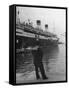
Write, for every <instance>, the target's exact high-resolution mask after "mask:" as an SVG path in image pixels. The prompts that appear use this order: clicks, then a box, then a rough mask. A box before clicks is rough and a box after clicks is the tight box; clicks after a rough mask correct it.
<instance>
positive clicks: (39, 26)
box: [36, 20, 41, 29]
mask: <svg viewBox="0 0 69 90" xmlns="http://www.w3.org/2000/svg"><path fill="white" fill-rule="evenodd" d="M36 24H37V28H38V29H41V21H40V20H37V21H36Z"/></svg>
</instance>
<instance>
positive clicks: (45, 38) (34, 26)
mask: <svg viewBox="0 0 69 90" xmlns="http://www.w3.org/2000/svg"><path fill="white" fill-rule="evenodd" d="M15 43H16V48H15V50H16V67H15V68H16V84H25V83H49V82H61V81H63V82H64V81H66V62H67V61H66V9H62V8H56V7H55V8H52V7H51V8H49V7H46V8H45V7H44V8H43V7H33V6H31V7H28V6H16V40H15Z"/></svg>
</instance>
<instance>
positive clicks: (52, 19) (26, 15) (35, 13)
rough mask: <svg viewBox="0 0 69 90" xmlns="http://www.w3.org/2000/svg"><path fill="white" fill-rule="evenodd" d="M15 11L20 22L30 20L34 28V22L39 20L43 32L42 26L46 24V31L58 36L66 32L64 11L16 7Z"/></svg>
mask: <svg viewBox="0 0 69 90" xmlns="http://www.w3.org/2000/svg"><path fill="white" fill-rule="evenodd" d="M17 11H19V16H18V17H19V18H20V22H24V21H26V22H27V21H28V19H30V21H32V22H33V26H34V27H36V20H41V27H42V29H43V30H45V27H44V25H45V24H48V26H49V28H48V31H50V32H53V33H55V34H57V35H58V36H59V35H60V34H62V33H65V31H66V11H65V10H64V9H53V8H34V7H17Z"/></svg>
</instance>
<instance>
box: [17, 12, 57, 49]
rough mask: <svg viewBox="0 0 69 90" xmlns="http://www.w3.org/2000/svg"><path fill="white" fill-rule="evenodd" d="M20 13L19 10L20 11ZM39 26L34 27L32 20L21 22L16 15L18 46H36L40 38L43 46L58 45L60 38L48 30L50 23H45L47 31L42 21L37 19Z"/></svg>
mask: <svg viewBox="0 0 69 90" xmlns="http://www.w3.org/2000/svg"><path fill="white" fill-rule="evenodd" d="M18 14H19V12H18ZM36 25H37V27H33V25H32V22H30V20H28V23H26V22H23V23H21V22H20V20H19V18H18V17H16V48H17V49H18V48H19V49H20V48H24V47H25V46H26V47H27V46H35V45H36V44H37V43H36V41H37V40H39V42H40V45H41V46H45V47H47V46H56V45H58V42H59V38H58V37H57V35H55V34H53V33H51V32H49V31H48V24H45V29H46V30H45V31H44V30H43V29H41V21H40V20H36Z"/></svg>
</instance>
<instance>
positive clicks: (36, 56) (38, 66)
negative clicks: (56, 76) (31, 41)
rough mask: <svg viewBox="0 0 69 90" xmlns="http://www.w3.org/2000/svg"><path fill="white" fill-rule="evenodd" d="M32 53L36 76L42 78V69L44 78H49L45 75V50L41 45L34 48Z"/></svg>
mask: <svg viewBox="0 0 69 90" xmlns="http://www.w3.org/2000/svg"><path fill="white" fill-rule="evenodd" d="M32 55H33V63H34V66H35V72H36V78H37V79H40V75H39V70H40V72H41V75H42V78H43V79H48V78H47V76H46V75H45V71H44V67H43V63H42V58H43V52H42V50H41V48H40V47H39V46H36V47H35V48H33V50H32Z"/></svg>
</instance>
